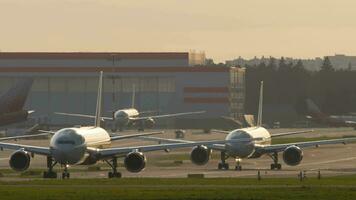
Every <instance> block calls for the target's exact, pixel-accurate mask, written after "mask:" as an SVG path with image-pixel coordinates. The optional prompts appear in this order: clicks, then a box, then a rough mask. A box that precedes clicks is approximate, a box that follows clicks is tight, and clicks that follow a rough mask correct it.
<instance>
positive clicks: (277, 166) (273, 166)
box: [270, 152, 282, 170]
mask: <svg viewBox="0 0 356 200" xmlns="http://www.w3.org/2000/svg"><path fill="white" fill-rule="evenodd" d="M270 157H271V158H272V160H273V163H272V164H271V170H275V169H277V170H281V169H282V165H281V164H280V163H278V153H277V152H274V153H273V154H272V155H270Z"/></svg>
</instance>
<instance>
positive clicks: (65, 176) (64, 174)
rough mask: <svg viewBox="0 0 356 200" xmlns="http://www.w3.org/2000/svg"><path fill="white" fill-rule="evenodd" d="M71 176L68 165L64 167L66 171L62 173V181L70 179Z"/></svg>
mask: <svg viewBox="0 0 356 200" xmlns="http://www.w3.org/2000/svg"><path fill="white" fill-rule="evenodd" d="M69 178H70V174H69V172H68V165H64V171H63V173H62V179H69Z"/></svg>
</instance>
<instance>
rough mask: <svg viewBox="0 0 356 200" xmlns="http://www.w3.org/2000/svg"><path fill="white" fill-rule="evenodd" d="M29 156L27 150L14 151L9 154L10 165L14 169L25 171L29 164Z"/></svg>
mask: <svg viewBox="0 0 356 200" xmlns="http://www.w3.org/2000/svg"><path fill="white" fill-rule="evenodd" d="M30 161H31V156H30V154H29V153H28V152H27V151H24V150H19V151H15V152H14V153H13V154H12V155H11V156H10V161H9V164H10V167H11V168H12V169H13V170H15V171H25V170H26V169H28V167H29V166H30Z"/></svg>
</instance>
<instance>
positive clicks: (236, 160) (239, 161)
mask: <svg viewBox="0 0 356 200" xmlns="http://www.w3.org/2000/svg"><path fill="white" fill-rule="evenodd" d="M235 162H236V166H235V170H236V171H241V170H242V166H241V159H240V158H236V159H235Z"/></svg>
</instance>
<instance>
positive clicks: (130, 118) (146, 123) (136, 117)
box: [55, 87, 205, 132]
mask: <svg viewBox="0 0 356 200" xmlns="http://www.w3.org/2000/svg"><path fill="white" fill-rule="evenodd" d="M131 101H132V102H131V107H130V108H123V109H119V110H116V111H114V112H113V116H112V117H102V119H103V120H104V121H112V122H113V124H112V125H113V126H112V129H111V130H112V131H113V132H116V130H117V128H119V130H120V131H122V130H123V129H124V128H125V127H128V126H138V127H139V129H138V130H139V131H143V130H144V129H145V128H153V127H154V125H155V123H156V119H159V118H167V117H178V116H184V115H193V114H202V113H205V111H196V112H182V113H173V114H164V115H150V116H142V114H147V113H149V112H152V111H146V112H139V111H138V110H137V109H136V108H135V87H133V92H132V99H131ZM55 113H56V114H59V115H65V116H73V117H85V118H95V116H94V115H85V114H76V113H64V112H55Z"/></svg>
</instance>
